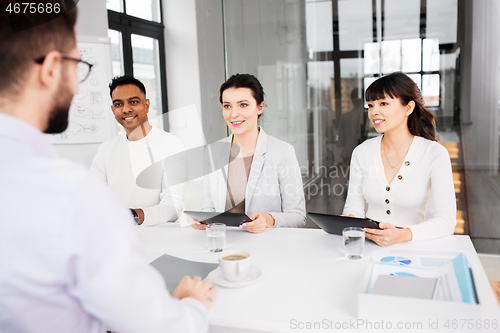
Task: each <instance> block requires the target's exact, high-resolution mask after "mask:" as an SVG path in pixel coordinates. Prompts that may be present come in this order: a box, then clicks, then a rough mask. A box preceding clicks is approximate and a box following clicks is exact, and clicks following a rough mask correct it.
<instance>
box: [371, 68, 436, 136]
mask: <svg viewBox="0 0 500 333" xmlns="http://www.w3.org/2000/svg"><path fill="white" fill-rule="evenodd" d="M385 96H389V97H390V98H398V99H399V101H400V102H401V104H403V105H405V106H406V105H408V103H409V102H410V101H413V102H415V108H414V109H413V112H412V113H411V114H410V116H409V117H408V130H409V131H410V133H411V134H413V135H417V136H421V137H423V138H426V139H428V140H432V141H438V139H437V133H436V116H435V115H434V113H432V112H431V111H429V110H427V109H426V108H425V107H424V101H423V99H422V93H421V92H420V89H419V88H418V86H417V84H416V83H415V82H414V81H413V80H412V79H411V78H410V77H409V76H408V75H406V74H404V73H401V72H394V73H392V74H389V75H386V76H383V77H381V78H380V79H378V80H376V81H375V82H373V83H372V84H370V86H369V87H368V89H366V93H365V99H366V101H367V102H371V101H376V100H377V99H384V98H385Z"/></svg>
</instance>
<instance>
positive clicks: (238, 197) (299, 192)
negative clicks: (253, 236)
mask: <svg viewBox="0 0 500 333" xmlns="http://www.w3.org/2000/svg"><path fill="white" fill-rule="evenodd" d="M220 102H221V104H222V115H223V116H224V120H225V121H226V123H227V126H228V127H229V129H230V130H231V132H232V135H230V136H229V137H227V138H225V139H223V140H221V141H219V143H221V142H222V143H227V144H225V145H224V144H223V145H220V144H219V145H218V146H217V147H218V149H217V148H216V149H211V151H210V155H211V160H212V165H223V167H222V168H220V169H218V170H216V171H215V172H212V173H210V174H208V175H206V176H205V177H204V180H203V188H204V200H203V210H204V211H214V212H231V213H245V214H247V215H248V216H249V217H250V218H251V219H252V222H247V223H244V224H243V225H242V226H241V227H242V228H243V229H244V230H247V231H249V232H254V233H260V232H263V231H264V230H266V228H268V227H299V226H302V225H304V224H305V220H306V209H305V199H304V191H303V187H302V177H301V173H300V167H299V163H298V161H297V158H296V156H295V150H294V148H293V146H292V145H290V144H288V143H286V142H283V141H281V140H278V139H276V138H274V137H272V136H270V135H267V134H266V133H265V132H264V130H263V129H262V128H260V127H259V126H258V125H257V119H258V118H259V117H260V116H261V115H262V111H263V110H264V104H265V103H264V91H263V88H262V85H261V84H260V82H259V80H257V78H256V77H255V76H253V75H250V74H235V75H233V76H231V77H230V78H229V79H228V80H227V81H226V82H225V83H223V84H222V86H221V88H220ZM212 146H216V145H212ZM209 147H210V146H209ZM221 147H222V148H221ZM221 162H222V163H221ZM228 162H229V163H228ZM193 227H194V228H196V229H204V228H205V226H204V225H203V224H199V223H194V224H193Z"/></svg>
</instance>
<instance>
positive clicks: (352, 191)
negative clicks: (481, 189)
mask: <svg viewBox="0 0 500 333" xmlns="http://www.w3.org/2000/svg"><path fill="white" fill-rule="evenodd" d="M381 140H382V136H378V137H376V138H373V139H370V140H367V141H365V142H363V143H362V144H360V145H359V146H357V147H356V148H355V149H354V151H353V154H352V159H351V166H350V169H351V170H350V179H349V190H348V195H347V200H346V203H345V206H344V212H343V214H345V215H348V214H353V215H354V216H356V217H368V218H370V219H373V220H375V221H378V222H386V223H391V224H393V225H395V226H400V227H409V228H410V229H411V231H412V233H413V239H412V240H414V241H417V240H425V239H432V238H436V237H442V236H446V235H451V234H453V232H454V230H455V225H456V223H457V221H456V216H457V207H456V201H455V188H454V184H453V175H452V171H451V162H450V156H449V154H448V151H447V150H446V148H445V147H443V146H442V145H441V144H439V143H437V142H435V141H431V140H427V139H424V138H422V137H419V136H415V137H414V139H413V142H412V144H411V146H410V149H409V150H408V153H407V155H406V157H405V159H404V162H403V163H402V164H401V167H400V169H399V171H398V173H397V174H396V176H395V177H394V179H393V180H392V181H391V182H390V183H389V182H388V181H387V179H386V177H385V172H384V166H383V163H382V157H381V154H380V144H381ZM431 197H432V204H433V206H434V214H433V216H431V217H430V218H427V219H426V209H427V205H428V203H429V199H430V198H431Z"/></svg>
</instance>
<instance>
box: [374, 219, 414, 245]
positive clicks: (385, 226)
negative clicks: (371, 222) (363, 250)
mask: <svg viewBox="0 0 500 333" xmlns="http://www.w3.org/2000/svg"><path fill="white" fill-rule="evenodd" d="M379 227H380V229H382V230H379V229H371V228H365V237H366V238H368V239H371V240H372V241H374V242H375V243H377V244H378V245H380V246H388V245H391V244H394V243H399V242H408V241H411V240H412V238H413V234H412V232H411V229H410V228H404V229H399V228H396V227H395V226H393V225H392V224H390V223H379Z"/></svg>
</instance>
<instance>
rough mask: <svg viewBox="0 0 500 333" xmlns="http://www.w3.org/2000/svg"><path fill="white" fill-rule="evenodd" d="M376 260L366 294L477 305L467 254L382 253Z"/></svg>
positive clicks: (375, 257) (374, 259)
mask: <svg viewBox="0 0 500 333" xmlns="http://www.w3.org/2000/svg"><path fill="white" fill-rule="evenodd" d="M373 261H374V262H373V270H372V275H371V279H370V283H369V284H368V289H367V293H373V294H382V295H391V296H403V297H414V298H427V299H435V300H442V301H452V302H463V303H478V299H477V296H476V292H475V287H474V281H473V276H472V271H471V269H470V267H469V263H468V261H467V258H466V256H465V255H464V253H456V252H439V253H436V252H434V253H430V252H423V251H418V252H416V251H406V252H397V253H395V252H389V251H382V252H380V253H378V254H375V255H374V258H373Z"/></svg>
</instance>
